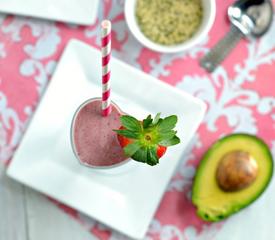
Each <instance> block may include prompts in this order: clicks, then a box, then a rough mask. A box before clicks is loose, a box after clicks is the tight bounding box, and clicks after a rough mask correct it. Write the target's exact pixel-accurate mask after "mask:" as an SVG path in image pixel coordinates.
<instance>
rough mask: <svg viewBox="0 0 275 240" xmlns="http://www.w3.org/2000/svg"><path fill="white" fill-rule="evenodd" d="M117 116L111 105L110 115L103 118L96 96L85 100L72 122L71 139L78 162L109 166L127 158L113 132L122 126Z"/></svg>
mask: <svg viewBox="0 0 275 240" xmlns="http://www.w3.org/2000/svg"><path fill="white" fill-rule="evenodd" d="M120 116H121V113H120V112H119V110H118V109H117V107H116V106H115V105H113V104H112V112H111V114H110V115H109V116H107V117H102V115H101V100H99V99H97V100H92V101H91V102H88V103H86V104H85V105H84V106H83V107H82V108H81V109H80V110H79V112H78V113H77V116H76V117H75V120H74V124H73V141H74V146H75V152H76V154H77V156H78V158H79V160H80V161H81V162H83V163H84V164H88V165H91V166H111V165H114V164H118V163H120V162H122V161H124V160H126V159H127V158H128V157H126V156H125V155H124V152H123V149H122V148H121V147H120V145H119V143H118V140H117V135H116V133H115V132H114V131H113V129H118V128H119V127H120V126H121V123H120V119H119V118H120Z"/></svg>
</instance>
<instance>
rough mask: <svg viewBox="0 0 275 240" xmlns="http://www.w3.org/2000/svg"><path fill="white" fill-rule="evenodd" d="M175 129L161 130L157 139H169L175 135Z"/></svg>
mask: <svg viewBox="0 0 275 240" xmlns="http://www.w3.org/2000/svg"><path fill="white" fill-rule="evenodd" d="M176 133H177V132H176V131H174V130H168V131H161V132H159V133H158V138H159V141H164V140H169V139H171V138H173V137H174V136H175V135H176Z"/></svg>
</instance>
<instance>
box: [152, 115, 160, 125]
mask: <svg viewBox="0 0 275 240" xmlns="http://www.w3.org/2000/svg"><path fill="white" fill-rule="evenodd" d="M159 119H160V113H157V115H156V116H155V118H154V120H153V124H157V123H158V122H159Z"/></svg>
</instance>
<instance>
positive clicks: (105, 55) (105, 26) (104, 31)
mask: <svg viewBox="0 0 275 240" xmlns="http://www.w3.org/2000/svg"><path fill="white" fill-rule="evenodd" d="M101 54H102V116H104V117H106V116H108V115H109V114H110V113H111V111H112V108H111V98H110V93H111V88H110V72H111V71H110V59H111V22H110V21H108V20H103V21H102V22H101Z"/></svg>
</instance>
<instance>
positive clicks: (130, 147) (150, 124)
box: [114, 113, 180, 165]
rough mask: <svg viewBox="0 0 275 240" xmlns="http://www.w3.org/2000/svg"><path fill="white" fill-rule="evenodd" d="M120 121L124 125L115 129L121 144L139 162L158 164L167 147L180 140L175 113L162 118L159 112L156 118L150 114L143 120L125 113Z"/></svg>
mask: <svg viewBox="0 0 275 240" xmlns="http://www.w3.org/2000/svg"><path fill="white" fill-rule="evenodd" d="M120 121H121V124H122V126H121V127H120V128H119V129H118V130H114V131H115V132H116V133H117V138H118V141H119V144H120V146H121V147H122V148H123V150H124V153H125V154H126V155H127V156H129V157H131V158H132V159H134V160H136V161H138V162H143V163H147V164H149V165H156V164H158V163H159V159H160V158H161V157H162V156H163V155H164V154H165V152H166V149H167V147H169V146H172V145H176V144H178V143H179V142H180V139H179V138H178V137H177V136H176V133H177V132H176V131H175V130H173V129H174V127H175V126H176V123H177V116H175V115H172V116H169V117H166V118H164V119H162V118H160V113H158V114H157V115H156V116H155V118H154V119H152V117H151V115H149V116H148V117H147V118H146V119H144V120H143V121H139V120H137V119H136V118H134V117H132V116H129V115H123V116H121V117H120Z"/></svg>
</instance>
